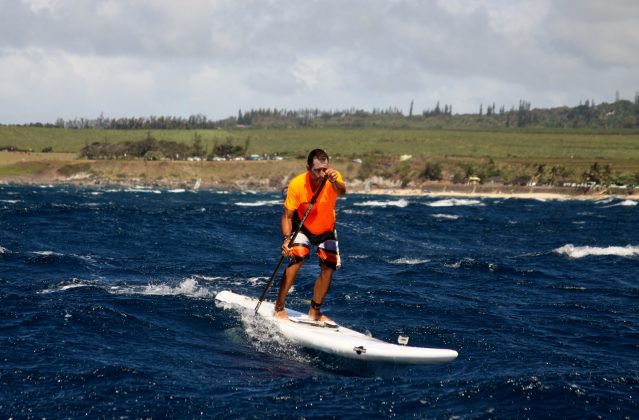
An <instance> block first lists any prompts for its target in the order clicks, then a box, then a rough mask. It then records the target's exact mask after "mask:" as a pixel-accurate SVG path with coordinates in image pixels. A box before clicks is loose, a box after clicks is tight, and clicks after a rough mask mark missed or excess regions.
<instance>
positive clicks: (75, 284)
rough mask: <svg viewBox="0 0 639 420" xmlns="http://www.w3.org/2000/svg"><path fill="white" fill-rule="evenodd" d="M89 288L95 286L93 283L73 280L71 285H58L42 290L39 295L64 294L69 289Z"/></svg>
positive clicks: (67, 283) (66, 283)
mask: <svg viewBox="0 0 639 420" xmlns="http://www.w3.org/2000/svg"><path fill="white" fill-rule="evenodd" d="M90 286H95V283H94V282H91V281H84V280H78V279H73V280H72V281H71V283H69V282H64V283H60V284H58V285H56V286H53V287H49V288H48V289H44V290H42V291H41V292H40V293H41V294H47V293H56V292H64V291H67V290H71V289H78V288H81V287H90Z"/></svg>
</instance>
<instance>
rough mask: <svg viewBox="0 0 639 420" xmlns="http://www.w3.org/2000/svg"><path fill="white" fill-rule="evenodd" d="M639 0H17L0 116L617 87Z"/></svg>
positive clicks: (444, 99)
mask: <svg viewBox="0 0 639 420" xmlns="http://www.w3.org/2000/svg"><path fill="white" fill-rule="evenodd" d="M636 16H639V3H637V2H636V1H635V0H616V1H614V2H601V1H599V0H579V1H578V0H563V1H561V2H554V1H550V0H539V1H533V0H522V1H518V2H512V1H507V0H492V1H478V0H446V1H444V0H430V1H422V0H393V1H388V0H322V1H313V2H306V1H305V2H300V1H298V0H269V1H263V0H237V1H227V0H215V1H213V0H190V1H186V2H181V1H177V0H138V1H134V2H129V1H125V0H96V1H95V2H93V1H92V2H87V1H84V0H65V1H58V0H30V1H27V0H3V13H2V14H0V77H1V79H0V88H1V89H2V96H1V97H0V123H13V122H29V121H54V120H55V119H56V118H57V117H63V118H73V117H76V116H79V117H93V116H95V115H97V114H99V112H101V111H104V112H105V113H107V114H108V115H110V116H129V115H153V114H155V115H157V114H172V115H182V116H186V115H189V114H195V113H204V114H206V115H207V116H209V117H211V118H215V119H217V118H224V117H226V116H228V115H235V113H236V112H237V109H239V108H242V109H249V108H252V107H278V108H282V107H286V108H289V109H297V108H306V107H313V108H314V107H318V108H322V109H342V108H351V107H356V108H363V109H373V108H388V107H390V106H397V107H400V108H403V109H404V110H407V109H408V104H409V103H410V101H411V100H415V109H416V110H418V109H423V108H432V107H434V105H435V103H436V102H437V101H438V100H439V101H440V102H441V104H452V105H453V109H454V110H455V111H456V112H476V111H477V110H478V108H479V104H480V103H484V104H488V103H492V102H495V103H496V104H497V106H498V107H499V106H501V105H505V106H506V107H510V106H512V105H516V104H517V103H518V101H519V100H520V99H526V100H529V101H530V102H532V104H533V106H555V105H563V104H566V105H574V104H576V103H578V102H579V101H580V100H584V99H595V100H596V101H597V102H601V101H606V100H611V99H612V98H613V97H614V92H615V91H616V90H619V91H620V92H621V95H622V97H627V98H631V97H633V96H634V93H635V91H636V90H637V89H639V80H638V78H637V75H636V70H635V69H636V68H638V67H639V55H637V54H636V51H638V50H639V29H638V28H639V26H638V25H637V24H636Z"/></svg>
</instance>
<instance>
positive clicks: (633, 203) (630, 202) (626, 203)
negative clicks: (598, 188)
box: [617, 200, 637, 206]
mask: <svg viewBox="0 0 639 420" xmlns="http://www.w3.org/2000/svg"><path fill="white" fill-rule="evenodd" d="M636 205H637V202H636V201H634V200H623V201H622V202H621V203H619V204H617V206H636Z"/></svg>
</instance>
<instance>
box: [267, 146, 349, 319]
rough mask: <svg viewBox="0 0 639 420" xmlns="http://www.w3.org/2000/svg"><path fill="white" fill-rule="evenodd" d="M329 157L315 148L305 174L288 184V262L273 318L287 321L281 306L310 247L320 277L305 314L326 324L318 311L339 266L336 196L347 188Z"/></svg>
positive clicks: (285, 247) (285, 227)
mask: <svg viewBox="0 0 639 420" xmlns="http://www.w3.org/2000/svg"><path fill="white" fill-rule="evenodd" d="M328 161H329V158H328V155H327V154H326V152H325V151H324V150H322V149H315V150H313V151H311V153H309V155H308V159H307V161H306V162H307V164H306V172H304V173H302V174H300V175H298V176H296V177H295V178H293V180H292V181H291V182H290V183H289V184H288V191H287V193H286V201H285V202H284V213H283V214H282V234H283V235H284V242H283V243H282V255H284V256H288V257H289V260H290V263H289V265H288V267H287V268H286V270H285V271H284V275H283V276H282V281H281V283H280V289H279V293H278V295H277V302H275V317H276V318H281V319H286V318H288V316H287V315H286V311H285V310H284V303H285V301H286V295H287V294H288V291H289V289H290V288H291V286H292V285H293V283H294V282H295V278H296V277H297V272H298V271H299V269H300V268H301V267H302V265H303V264H304V261H305V260H306V259H307V258H308V257H309V255H310V253H311V247H312V246H316V247H317V251H316V252H317V256H318V257H319V264H320V274H319V276H318V277H317V280H316V281H315V287H314V288H313V299H312V300H311V308H310V309H309V311H308V317H309V318H310V319H314V320H318V321H328V320H329V319H328V318H327V317H326V316H325V315H323V314H322V313H321V312H320V307H321V306H322V303H323V302H324V297H325V296H326V293H327V292H328V288H329V287H330V285H331V281H332V279H333V272H334V271H335V269H336V268H337V267H338V266H339V246H338V243H337V237H336V235H335V203H336V202H337V197H338V196H340V195H342V194H346V185H345V183H344V179H343V178H342V175H341V174H340V173H339V172H338V171H336V170H335V169H333V168H331V167H330V166H329V163H328ZM324 178H326V180H327V182H326V183H325V185H324V187H323V189H322V191H320V193H319V195H318V197H317V201H316V202H315V204H314V206H313V207H312V208H311V211H310V213H309V214H308V216H307V217H306V219H305V220H304V224H303V225H302V228H301V230H300V232H299V233H298V234H297V237H296V238H295V241H294V243H292V244H291V243H290V239H291V233H292V232H293V231H294V230H295V228H296V227H297V226H299V223H300V220H302V218H303V215H304V214H305V212H306V209H307V208H308V206H309V204H310V202H311V199H312V197H313V195H314V194H315V193H316V192H317V190H318V188H320V186H321V185H322V180H323V179H324Z"/></svg>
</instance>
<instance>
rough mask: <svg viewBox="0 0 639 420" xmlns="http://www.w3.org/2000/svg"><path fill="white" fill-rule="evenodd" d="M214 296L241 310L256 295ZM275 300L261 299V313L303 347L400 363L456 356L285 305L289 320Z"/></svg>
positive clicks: (438, 360)
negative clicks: (318, 318)
mask: <svg viewBox="0 0 639 420" xmlns="http://www.w3.org/2000/svg"><path fill="white" fill-rule="evenodd" d="M215 300H216V301H217V302H219V303H220V304H222V305H223V306H224V307H228V308H233V309H236V310H242V311H251V312H253V311H254V310H255V306H256V305H257V299H255V298H252V297H249V296H244V295H240V294H237V293H234V292H231V291H228V290H225V291H222V292H219V293H218V294H217V295H216V297H215ZM273 310H274V306H273V303H272V302H266V301H265V302H262V305H261V306H260V309H259V312H258V315H259V316H260V317H262V318H263V319H264V320H266V321H267V322H270V323H272V324H273V325H275V326H277V327H278V329H279V330H280V332H281V333H282V335H284V336H285V337H286V338H287V339H288V340H290V341H291V342H293V343H295V344H298V345H300V346H302V347H307V348H311V349H314V350H318V351H322V352H326V353H329V354H333V355H336V356H341V357H346V358H350V359H357V360H364V361H371V362H390V363H397V364H433V363H445V362H449V361H451V360H454V359H455V358H456V357H457V352H456V351H455V350H449V349H438V348H428V347H412V346H403V345H399V344H392V343H387V342H385V341H382V340H379V339H377V338H374V337H371V336H369V335H366V334H362V333H360V332H357V331H355V330H352V329H349V328H346V327H343V326H341V325H339V324H335V323H329V322H321V321H314V320H311V319H309V318H308V316H307V315H306V314H303V313H301V312H298V311H295V310H292V309H288V308H286V313H287V315H288V317H289V320H280V319H277V318H274V317H273Z"/></svg>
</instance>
